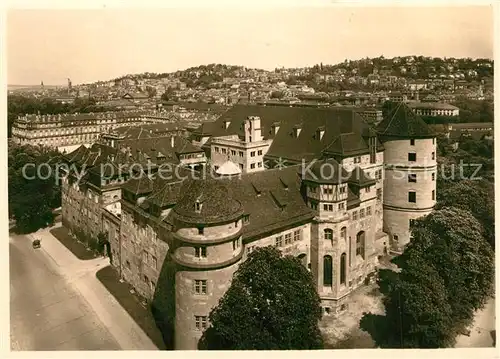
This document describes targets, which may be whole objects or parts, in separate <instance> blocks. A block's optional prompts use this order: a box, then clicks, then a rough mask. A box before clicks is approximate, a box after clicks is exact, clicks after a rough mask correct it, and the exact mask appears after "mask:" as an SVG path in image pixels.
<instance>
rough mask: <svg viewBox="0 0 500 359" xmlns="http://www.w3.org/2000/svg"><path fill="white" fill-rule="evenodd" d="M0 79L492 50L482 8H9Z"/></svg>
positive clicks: (82, 77) (487, 12) (51, 80)
mask: <svg viewBox="0 0 500 359" xmlns="http://www.w3.org/2000/svg"><path fill="white" fill-rule="evenodd" d="M6 47H7V61H8V62H7V70H8V83H9V84H18V85H32V84H39V83H40V81H42V80H43V82H44V83H45V84H46V85H49V84H50V85H56V84H64V83H66V78H68V77H69V78H71V80H72V81H73V83H74V84H77V83H86V82H93V81H97V80H108V79H112V78H115V77H118V76H121V75H125V74H128V73H140V72H171V71H176V70H178V69H185V68H188V67H191V66H197V65H201V64H209V63H224V64H231V65H243V66H247V67H258V68H265V69H274V68H275V67H278V66H285V67H299V66H312V65H314V64H316V63H320V62H323V63H324V64H334V63H338V62H341V61H343V60H344V59H346V58H347V59H352V60H355V59H359V58H363V57H367V56H368V57H376V56H380V55H384V56H385V57H394V56H404V55H423V56H439V57H444V56H446V57H473V58H477V57H487V58H493V12H492V10H491V7H488V6H483V7H470V6H469V7H465V6H462V7H439V8H438V7H427V8H425V7H399V8H396V7H392V8H388V7H387V8H380V7H377V8H367V7H363V8H361V7H350V8H349V7H342V8H339V7H328V8H309V9H305V8H302V9H301V8H287V9H284V8H275V9H260V10H257V9H235V8H233V9H225V10H224V9H222V8H220V9H212V10H206V9H192V8H191V9H187V8H186V9H107V10H10V11H9V12H8V13H7V46H6Z"/></svg>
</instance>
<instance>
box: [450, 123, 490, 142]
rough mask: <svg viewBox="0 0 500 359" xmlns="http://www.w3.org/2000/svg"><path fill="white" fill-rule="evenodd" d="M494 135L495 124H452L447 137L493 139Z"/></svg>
mask: <svg viewBox="0 0 500 359" xmlns="http://www.w3.org/2000/svg"><path fill="white" fill-rule="evenodd" d="M494 133H495V131H494V128H493V122H475V123H450V124H448V126H447V132H446V137H448V138H451V139H459V138H461V137H471V138H474V139H481V138H483V137H485V138H488V139H493V136H494Z"/></svg>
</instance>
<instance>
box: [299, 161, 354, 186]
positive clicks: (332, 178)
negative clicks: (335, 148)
mask: <svg viewBox="0 0 500 359" xmlns="http://www.w3.org/2000/svg"><path fill="white" fill-rule="evenodd" d="M299 176H300V177H302V179H304V180H307V181H312V182H315V183H321V184H340V183H345V182H347V179H348V178H349V173H348V172H347V171H346V170H345V169H344V167H342V166H341V165H340V164H339V163H338V162H337V161H336V160H335V159H333V158H329V159H324V160H315V161H314V163H313V164H312V165H311V164H308V165H307V166H300V167H299Z"/></svg>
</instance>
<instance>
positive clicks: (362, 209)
mask: <svg viewBox="0 0 500 359" xmlns="http://www.w3.org/2000/svg"><path fill="white" fill-rule="evenodd" d="M361 218H365V209H364V208H361V209H360V210H359V219H361Z"/></svg>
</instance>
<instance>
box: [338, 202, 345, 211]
mask: <svg viewBox="0 0 500 359" xmlns="http://www.w3.org/2000/svg"><path fill="white" fill-rule="evenodd" d="M344 208H345V205H344V202H342V203H339V211H342V210H343V209H344Z"/></svg>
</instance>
